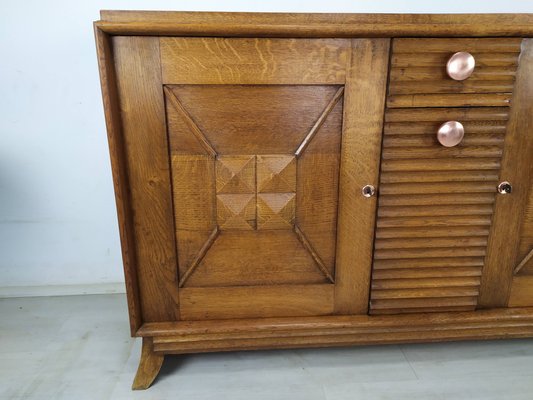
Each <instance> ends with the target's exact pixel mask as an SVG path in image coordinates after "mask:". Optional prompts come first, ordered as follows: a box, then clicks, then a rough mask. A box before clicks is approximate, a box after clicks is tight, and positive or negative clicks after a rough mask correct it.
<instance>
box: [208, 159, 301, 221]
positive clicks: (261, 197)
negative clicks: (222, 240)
mask: <svg viewBox="0 0 533 400" xmlns="http://www.w3.org/2000/svg"><path fill="white" fill-rule="evenodd" d="M216 160H217V161H216V191H217V223H218V226H219V228H220V229H221V230H228V229H235V230H252V229H253V230H256V229H261V230H267V229H293V228H294V220H295V213H296V158H295V157H294V156H293V155H259V156H245V155H232V156H218V157H217V159H216Z"/></svg>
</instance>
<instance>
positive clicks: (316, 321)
mask: <svg viewBox="0 0 533 400" xmlns="http://www.w3.org/2000/svg"><path fill="white" fill-rule="evenodd" d="M140 333H141V335H143V336H150V337H154V343H155V351H156V352H160V353H161V354H170V353H176V354H179V353H191V352H210V351H229V350H252V349H262V348H295V347H326V346H341V345H342V346H346V345H356V344H385V343H402V342H436V341H443V340H465V339H466V340H468V339H495V338H510V337H527V336H529V335H531V334H532V333H533V310H532V309H531V308H525V309H496V310H490V311H489V310H487V311H478V312H457V311H454V312H446V313H426V314H424V313H422V314H409V315H394V316H390V315H380V316H326V317H291V318H266V319H251V320H242V321H239V324H238V325H236V324H235V321H234V320H226V321H190V322H185V321H183V322H177V323H168V324H145V325H144V326H143V327H142V329H141V331H140Z"/></svg>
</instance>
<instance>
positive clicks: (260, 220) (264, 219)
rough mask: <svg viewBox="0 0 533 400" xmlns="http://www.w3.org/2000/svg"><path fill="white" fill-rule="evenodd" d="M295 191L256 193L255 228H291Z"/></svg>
mask: <svg viewBox="0 0 533 400" xmlns="http://www.w3.org/2000/svg"><path fill="white" fill-rule="evenodd" d="M295 207H296V193H260V194H258V195H257V229H258V230H261V229H293V227H294V216H295Z"/></svg>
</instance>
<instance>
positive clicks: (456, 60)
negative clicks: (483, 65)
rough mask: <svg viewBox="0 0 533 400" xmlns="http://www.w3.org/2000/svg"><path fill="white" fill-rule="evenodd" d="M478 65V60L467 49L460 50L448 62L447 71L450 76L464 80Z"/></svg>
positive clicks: (457, 79)
mask: <svg viewBox="0 0 533 400" xmlns="http://www.w3.org/2000/svg"><path fill="white" fill-rule="evenodd" d="M475 66H476V60H475V59H474V56H473V55H472V54H470V53H467V52H466V51H460V52H459V53H455V54H454V55H453V56H451V57H450V59H449V60H448V63H447V64H446V72H447V73H448V76H449V77H450V78H452V79H454V80H456V81H464V80H465V79H466V78H468V77H469V76H470V75H472V72H474V67H475Z"/></svg>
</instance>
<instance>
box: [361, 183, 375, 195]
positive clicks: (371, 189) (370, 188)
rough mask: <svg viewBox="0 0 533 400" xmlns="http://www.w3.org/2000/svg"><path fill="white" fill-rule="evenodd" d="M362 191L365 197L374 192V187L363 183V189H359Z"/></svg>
mask: <svg viewBox="0 0 533 400" xmlns="http://www.w3.org/2000/svg"><path fill="white" fill-rule="evenodd" d="M361 192H362V193H363V196H365V197H372V196H374V194H376V188H375V187H374V186H372V185H365V186H363V189H362V190H361Z"/></svg>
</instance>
